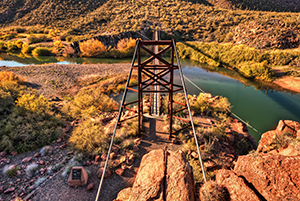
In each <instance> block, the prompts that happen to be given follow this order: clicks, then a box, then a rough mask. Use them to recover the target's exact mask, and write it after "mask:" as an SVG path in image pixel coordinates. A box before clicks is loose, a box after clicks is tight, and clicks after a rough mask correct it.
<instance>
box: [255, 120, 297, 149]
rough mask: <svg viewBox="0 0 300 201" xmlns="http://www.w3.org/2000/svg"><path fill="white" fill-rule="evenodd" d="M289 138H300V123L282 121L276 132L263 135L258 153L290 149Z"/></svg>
mask: <svg viewBox="0 0 300 201" xmlns="http://www.w3.org/2000/svg"><path fill="white" fill-rule="evenodd" d="M287 138H300V123H298V122H295V121H290V120H280V121H279V123H278V125H277V128H276V130H272V131H268V132H266V133H264V134H262V136H261V139H260V141H259V144H258V147H257V151H258V152H269V151H272V150H275V149H277V150H278V149H279V150H278V152H279V151H280V150H282V149H285V148H287V147H288V144H290V143H289V142H286V141H287Z"/></svg>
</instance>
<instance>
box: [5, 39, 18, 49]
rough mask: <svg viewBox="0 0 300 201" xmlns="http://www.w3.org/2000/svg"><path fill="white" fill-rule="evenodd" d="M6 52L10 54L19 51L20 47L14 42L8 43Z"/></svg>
mask: <svg viewBox="0 0 300 201" xmlns="http://www.w3.org/2000/svg"><path fill="white" fill-rule="evenodd" d="M6 48H7V49H6V51H8V52H15V51H17V50H18V49H19V48H18V46H17V45H15V44H14V43H13V42H11V41H8V42H7V43H6Z"/></svg>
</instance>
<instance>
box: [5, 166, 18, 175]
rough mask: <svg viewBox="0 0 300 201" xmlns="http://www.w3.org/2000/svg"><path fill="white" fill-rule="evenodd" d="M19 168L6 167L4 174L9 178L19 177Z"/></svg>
mask: <svg viewBox="0 0 300 201" xmlns="http://www.w3.org/2000/svg"><path fill="white" fill-rule="evenodd" d="M18 169H19V167H18V166H17V165H6V166H5V167H4V168H3V174H4V175H6V176H8V177H14V176H16V175H17V171H18Z"/></svg>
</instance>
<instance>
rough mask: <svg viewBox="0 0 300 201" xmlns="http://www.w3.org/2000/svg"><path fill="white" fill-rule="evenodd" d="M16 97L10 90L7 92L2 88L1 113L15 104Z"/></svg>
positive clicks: (0, 90)
mask: <svg viewBox="0 0 300 201" xmlns="http://www.w3.org/2000/svg"><path fill="white" fill-rule="evenodd" d="M13 103H14V99H13V98H12V97H11V95H10V93H9V92H5V91H3V90H2V89H1V88H0V114H1V113H2V111H4V110H5V109H6V110H8V109H9V106H10V105H13Z"/></svg>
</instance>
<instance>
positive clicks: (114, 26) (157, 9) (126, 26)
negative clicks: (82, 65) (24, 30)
mask: <svg viewBox="0 0 300 201" xmlns="http://www.w3.org/2000/svg"><path fill="white" fill-rule="evenodd" d="M269 1H271V0H247V1H246V0H245V1H244V0H2V2H0V26H1V27H10V26H22V27H23V26H36V25H38V26H37V27H38V28H39V29H42V31H43V29H45V28H46V29H48V28H54V27H55V28H57V29H59V30H60V31H62V33H63V34H64V35H65V36H67V35H85V34H112V33H114V34H118V33H120V32H125V31H141V30H147V29H153V28H158V27H159V28H160V29H162V30H163V31H164V32H165V33H166V35H168V34H171V35H172V37H174V36H175V37H176V38H177V39H183V40H185V39H187V40H201V41H218V42H226V41H227V42H228V41H232V39H233V36H234V34H235V29H236V27H237V26H239V25H244V24H249V23H251V22H252V21H254V22H255V21H264V20H267V21H268V19H274V18H276V19H278V20H280V21H281V22H282V23H284V24H286V26H288V27H291V29H299V28H300V27H299V26H300V25H299V13H291V12H290V13H280V12H279V13H276V12H261V11H251V10H250V9H254V10H265V9H267V8H269V9H270V10H276V9H277V10H278V9H279V10H280V9H281V10H282V9H283V10H286V9H289V10H290V11H300V9H299V6H300V2H299V1H300V0H289V1H288V0H272V3H270V2H269ZM251 2H252V3H253V4H251ZM276 5H277V7H276ZM279 5H282V6H281V7H280V6H279ZM275 7H276V9H275ZM237 8H245V9H248V10H241V9H237ZM262 23H263V22H262Z"/></svg>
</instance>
